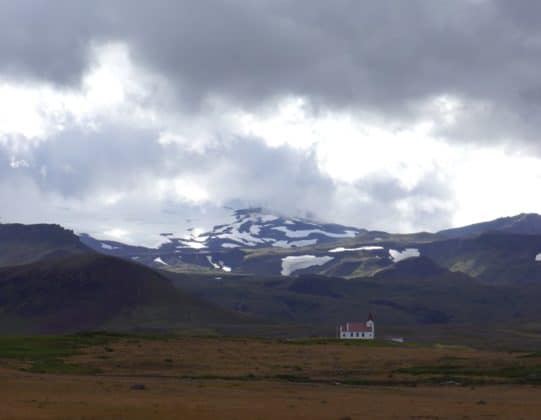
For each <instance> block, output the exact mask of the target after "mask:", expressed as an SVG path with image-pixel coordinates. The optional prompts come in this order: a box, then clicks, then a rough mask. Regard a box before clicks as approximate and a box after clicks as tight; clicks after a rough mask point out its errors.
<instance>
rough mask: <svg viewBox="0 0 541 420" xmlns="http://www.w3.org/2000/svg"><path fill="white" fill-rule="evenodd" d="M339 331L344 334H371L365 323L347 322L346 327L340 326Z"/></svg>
mask: <svg viewBox="0 0 541 420" xmlns="http://www.w3.org/2000/svg"><path fill="white" fill-rule="evenodd" d="M340 331H344V332H372V328H370V327H368V326H367V325H366V323H365V322H347V323H346V325H340Z"/></svg>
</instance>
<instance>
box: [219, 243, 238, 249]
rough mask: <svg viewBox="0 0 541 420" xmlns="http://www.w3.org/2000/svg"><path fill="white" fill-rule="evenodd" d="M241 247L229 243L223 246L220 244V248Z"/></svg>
mask: <svg viewBox="0 0 541 420" xmlns="http://www.w3.org/2000/svg"><path fill="white" fill-rule="evenodd" d="M240 247H241V245H239V244H232V243H230V242H226V243H225V244H222V248H240Z"/></svg>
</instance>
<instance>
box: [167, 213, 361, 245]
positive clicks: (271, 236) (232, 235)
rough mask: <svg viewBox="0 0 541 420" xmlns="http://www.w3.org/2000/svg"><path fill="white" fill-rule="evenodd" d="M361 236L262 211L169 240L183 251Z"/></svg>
mask: <svg viewBox="0 0 541 420" xmlns="http://www.w3.org/2000/svg"><path fill="white" fill-rule="evenodd" d="M359 232H361V230H360V229H357V228H353V227H345V226H341V225H336V224H321V223H317V222H313V221H309V220H305V219H298V218H285V217H281V216H277V215H274V214H271V213H268V212H265V211H264V210H262V209H246V210H237V211H235V212H234V213H233V221H232V222H231V223H229V224H225V225H219V226H215V227H214V228H213V229H212V231H210V232H204V233H197V232H196V231H194V230H192V231H191V232H190V235H189V236H188V237H185V238H176V237H172V236H170V237H169V238H168V239H169V241H170V243H171V244H174V245H175V246H176V247H177V248H180V249H182V248H194V249H211V250H217V249H223V248H228V249H232V248H254V247H256V248H267V247H271V246H272V247H279V248H292V247H302V246H308V245H316V244H319V243H326V242H333V241H336V240H337V239H343V238H353V237H355V236H356V235H357V234H358V233H359ZM165 246H166V247H167V246H170V244H166V245H165Z"/></svg>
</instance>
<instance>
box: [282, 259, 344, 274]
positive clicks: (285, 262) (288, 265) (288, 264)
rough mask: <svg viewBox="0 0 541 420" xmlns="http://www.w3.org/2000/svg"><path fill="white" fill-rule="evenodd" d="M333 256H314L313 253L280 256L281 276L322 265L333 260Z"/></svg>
mask: <svg viewBox="0 0 541 420" xmlns="http://www.w3.org/2000/svg"><path fill="white" fill-rule="evenodd" d="M333 259H334V257H328V256H323V257H316V256H315V255H293V256H289V257H284V258H282V272H281V274H282V276H289V275H290V274H292V273H293V272H295V271H297V270H302V269H304V268H309V267H313V266H315V265H323V264H326V263H328V262H329V261H331V260H333Z"/></svg>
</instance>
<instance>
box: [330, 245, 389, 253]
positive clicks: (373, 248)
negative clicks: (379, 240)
mask: <svg viewBox="0 0 541 420" xmlns="http://www.w3.org/2000/svg"><path fill="white" fill-rule="evenodd" d="M383 249H384V248H383V247H382V246H374V245H369V246H361V247H359V248H344V247H341V246H339V247H338V248H333V249H329V252H331V253H335V252H355V251H380V250H383Z"/></svg>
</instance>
